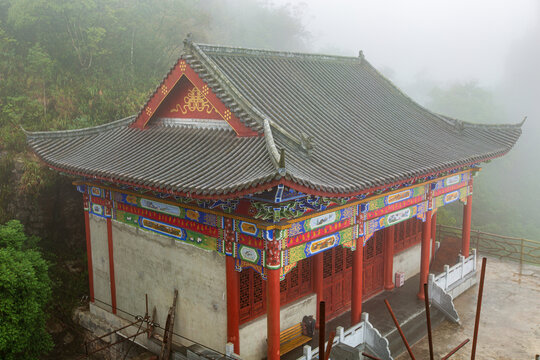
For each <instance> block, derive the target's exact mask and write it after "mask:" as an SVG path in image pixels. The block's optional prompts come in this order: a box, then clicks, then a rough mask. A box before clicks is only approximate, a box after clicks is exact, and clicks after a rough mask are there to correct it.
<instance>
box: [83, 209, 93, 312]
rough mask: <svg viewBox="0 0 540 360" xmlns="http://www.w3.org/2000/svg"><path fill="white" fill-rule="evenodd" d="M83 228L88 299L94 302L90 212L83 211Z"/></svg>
mask: <svg viewBox="0 0 540 360" xmlns="http://www.w3.org/2000/svg"><path fill="white" fill-rule="evenodd" d="M84 228H85V230H86V258H87V261H88V287H89V288H90V301H91V302H94V269H93V267H92V242H91V237H90V214H89V213H88V211H87V210H85V211H84Z"/></svg>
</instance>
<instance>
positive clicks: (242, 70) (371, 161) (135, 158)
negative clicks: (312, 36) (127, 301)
mask: <svg viewBox="0 0 540 360" xmlns="http://www.w3.org/2000/svg"><path fill="white" fill-rule="evenodd" d="M521 125H522V124H515V125H479V124H472V123H467V122H464V121H460V120H456V119H452V118H449V117H445V116H442V115H438V114H435V113H432V112H430V111H428V110H427V109H425V108H423V107H421V106H420V105H418V104H417V103H415V102H414V101H413V100H411V99H410V98H408V97H407V96H406V95H404V94H403V93H402V92H401V91H400V90H399V89H398V88H396V87H395V86H394V85H393V84H392V83H391V82H390V81H388V80H387V79H386V78H384V77H383V76H382V75H381V74H380V73H379V72H378V71H377V70H376V69H375V68H374V67H373V66H372V65H371V64H370V63H369V62H368V61H367V60H366V59H365V58H364V57H340V56H328V55H314V54H300V53H289V52H278V51H267V50H255V49H244V48H233V47H224V46H211V45H203V44H196V43H192V42H191V40H189V39H187V40H186V41H185V46H184V51H183V54H182V56H181V58H180V59H179V60H178V61H177V62H176V64H175V65H174V66H173V67H172V68H171V70H170V71H169V72H168V73H167V75H166V76H165V77H164V79H163V81H162V82H161V83H160V84H159V85H158V86H157V88H156V90H155V92H154V93H153V94H152V95H151V96H150V98H149V99H148V101H147V103H146V104H145V105H144V106H143V107H142V109H141V111H140V112H139V113H138V114H137V115H136V116H133V117H129V118H126V119H121V120H117V121H113V122H111V123H109V124H106V125H102V126H96V127H92V128H87V129H80V130H72V131H56V132H27V139H28V144H29V146H30V147H31V149H32V150H33V151H34V152H35V153H36V154H37V156H38V157H39V158H40V159H42V160H43V161H44V162H45V163H46V164H47V165H48V166H49V167H51V168H53V169H55V170H58V171H61V172H63V173H67V174H71V175H75V176H79V177H84V178H87V179H93V180H100V181H104V182H108V183H113V184H117V185H119V186H129V187H131V188H140V189H146V190H148V191H154V192H158V193H162V194H169V195H175V196H182V197H188V198H190V197H193V198H200V199H230V198H239V197H242V196H253V197H257V196H258V194H259V193H265V192H267V191H268V190H270V189H272V188H276V187H278V186H280V185H281V186H284V187H286V188H287V189H290V190H292V191H294V192H296V193H298V194H309V195H314V196H320V197H351V196H361V195H362V194H367V193H373V192H375V191H377V190H379V191H383V190H384V189H391V188H399V187H400V186H403V185H404V184H405V185H406V184H412V183H415V182H418V181H427V180H429V179H433V178H435V177H439V176H442V175H444V174H446V173H447V172H449V171H456V170H462V169H467V168H470V167H474V166H476V165H477V164H478V163H481V162H483V161H487V160H490V159H492V158H496V157H499V156H502V155H504V154H506V153H507V152H508V151H509V150H510V149H511V148H512V147H513V145H514V144H515V142H516V141H517V140H518V138H519V137H520V135H521ZM459 195H460V194H454V195H453V197H454V198H452V196H449V197H448V198H446V199H442V200H439V202H441V201H442V203H448V202H451V201H454V200H455V198H457V197H459Z"/></svg>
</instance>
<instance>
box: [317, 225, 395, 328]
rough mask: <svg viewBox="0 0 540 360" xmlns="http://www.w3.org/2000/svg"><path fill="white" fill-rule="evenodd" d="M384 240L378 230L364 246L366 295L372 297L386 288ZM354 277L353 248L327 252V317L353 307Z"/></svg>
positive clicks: (325, 292) (325, 297) (324, 274)
mask: <svg viewBox="0 0 540 360" xmlns="http://www.w3.org/2000/svg"><path fill="white" fill-rule="evenodd" d="M383 250H384V240H383V236H382V231H378V232H376V233H375V234H374V235H373V237H372V238H371V239H369V241H368V242H367V244H366V246H365V247H364V267H363V275H364V277H363V289H362V293H363V298H364V299H365V298H368V297H371V296H373V295H375V294H377V293H379V292H381V291H382V290H383V288H384V258H383ZM351 280H352V251H350V250H349V249H345V248H343V247H341V246H337V247H335V248H333V249H332V250H329V251H325V252H324V253H323V284H324V285H323V287H324V289H323V299H324V301H325V302H326V314H327V319H332V318H334V317H336V316H338V315H339V314H341V313H343V312H345V311H347V310H349V309H350V305H351Z"/></svg>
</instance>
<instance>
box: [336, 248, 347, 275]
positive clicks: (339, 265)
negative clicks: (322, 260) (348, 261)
mask: <svg viewBox="0 0 540 360" xmlns="http://www.w3.org/2000/svg"><path fill="white" fill-rule="evenodd" d="M344 251H345V249H343V248H342V247H339V248H336V250H335V257H336V259H335V264H334V267H335V268H334V273H336V274H338V273H340V272H342V271H343V265H344V264H343V252H344Z"/></svg>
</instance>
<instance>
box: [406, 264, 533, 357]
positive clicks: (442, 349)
mask: <svg viewBox="0 0 540 360" xmlns="http://www.w3.org/2000/svg"><path fill="white" fill-rule="evenodd" d="M480 269H481V256H479V259H478V277H479V276H480ZM477 296H478V286H475V287H473V288H471V289H469V290H468V291H466V292H465V293H463V294H462V295H461V296H459V297H458V298H457V299H456V300H455V302H454V303H455V305H456V308H457V311H458V313H459V317H460V319H461V325H457V324H452V323H450V322H448V321H445V322H444V323H443V324H441V325H439V326H438V327H437V328H436V329H435V330H434V333H433V342H434V349H435V359H440V358H441V357H443V356H444V355H446V354H447V353H448V352H449V351H450V350H452V349H453V348H454V347H455V346H457V345H458V344H460V343H461V342H462V341H463V340H465V339H467V338H470V339H471V342H469V343H468V344H467V345H465V347H463V348H462V349H461V350H459V352H458V353H456V354H455V355H453V356H452V357H451V358H450V359H452V360H454V359H470V356H471V349H472V345H471V344H472V337H473V331H474V318H475V313H476V299H477ZM412 349H413V353H414V355H415V357H416V358H417V359H429V349H428V342H427V337H425V338H424V339H422V340H421V341H420V342H418V343H417V344H416V345H414V346H413V348H412ZM476 354H477V356H476V358H477V359H534V358H535V355H536V354H540V266H533V265H524V266H523V271H522V274H521V275H520V273H519V264H518V263H516V262H506V261H501V260H499V259H497V258H488V261H487V271H486V280H485V284H484V299H483V302H482V312H481V316H480V330H479V337H478V345H477V350H476ZM397 359H398V360H405V359H409V355H408V354H407V353H406V352H405V353H404V354H402V355H401V356H399V357H398V358H397Z"/></svg>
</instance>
